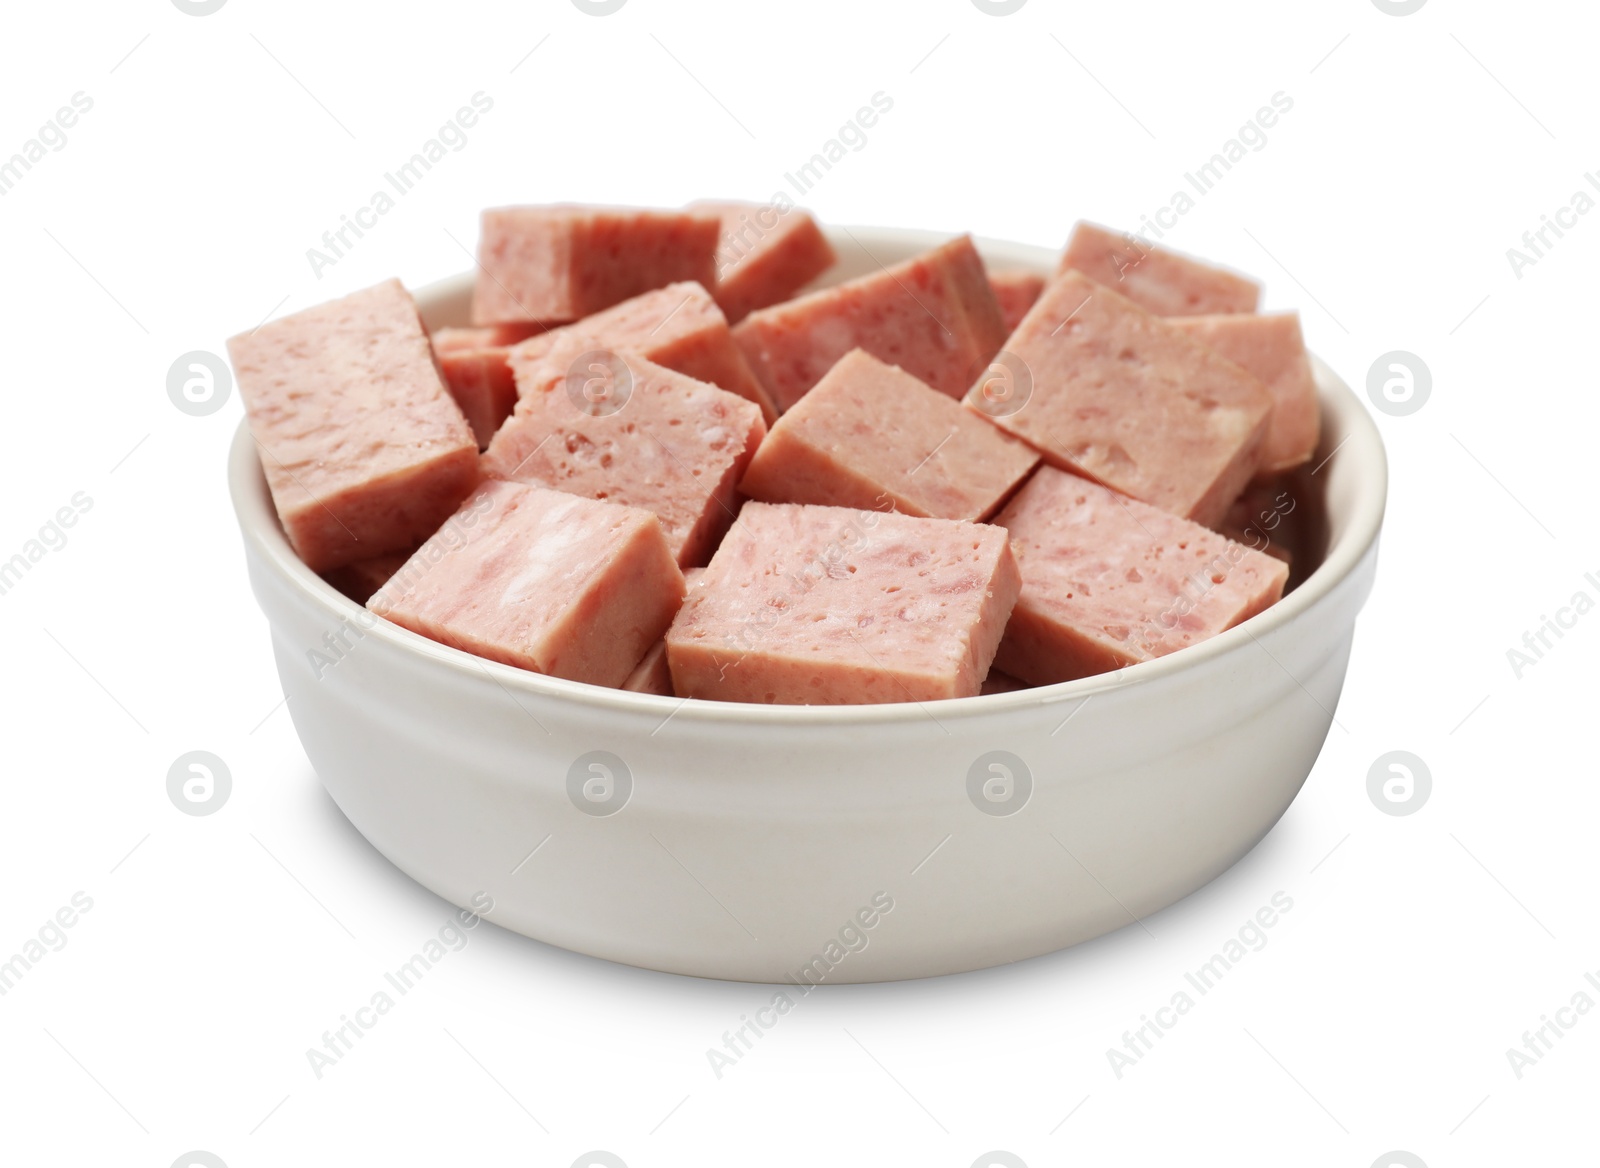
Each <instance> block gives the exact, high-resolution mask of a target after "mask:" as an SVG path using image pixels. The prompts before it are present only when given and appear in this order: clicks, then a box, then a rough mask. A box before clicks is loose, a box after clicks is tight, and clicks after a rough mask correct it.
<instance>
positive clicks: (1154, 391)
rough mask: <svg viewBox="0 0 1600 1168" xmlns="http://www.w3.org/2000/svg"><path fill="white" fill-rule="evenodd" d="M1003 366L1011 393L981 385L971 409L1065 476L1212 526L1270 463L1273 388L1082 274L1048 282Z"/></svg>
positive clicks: (1013, 339) (1014, 338) (1013, 340)
mask: <svg viewBox="0 0 1600 1168" xmlns="http://www.w3.org/2000/svg"><path fill="white" fill-rule="evenodd" d="M1000 361H1001V362H1002V363H1004V364H1005V365H1006V367H1007V371H1008V373H1009V375H1010V383H1009V384H1008V386H1007V388H1006V392H1005V393H992V392H990V383H989V381H988V380H980V381H979V382H978V384H976V385H974V386H973V388H972V392H971V393H969V394H968V395H967V406H968V408H970V409H973V410H976V411H977V412H978V413H980V414H983V415H984V416H986V417H988V418H989V419H990V421H992V422H993V423H994V424H995V425H997V426H999V427H1000V428H1001V429H1002V430H1005V431H1007V432H1008V433H1010V434H1013V435H1015V436H1016V437H1018V438H1021V439H1022V440H1023V441H1024V442H1027V443H1028V444H1029V445H1031V446H1033V447H1034V448H1035V449H1036V450H1038V451H1039V452H1040V453H1041V454H1043V455H1044V460H1045V461H1046V462H1047V463H1049V464H1050V465H1051V466H1054V467H1057V468H1058V469H1061V470H1070V471H1073V472H1075V473H1078V474H1082V475H1086V476H1088V477H1089V478H1092V479H1095V480H1096V481H1098V482H1101V483H1104V484H1105V485H1107V486H1109V487H1114V488H1115V489H1117V490H1119V491H1121V492H1122V493H1124V494H1126V495H1131V496H1133V497H1134V498H1136V499H1142V500H1144V501H1145V502H1146V503H1151V504H1154V505H1155V506H1157V507H1161V508H1162V509H1164V510H1167V511H1170V512H1172V513H1173V514H1174V515H1181V516H1183V517H1184V518H1186V519H1193V520H1194V521H1195V522H1196V523H1202V524H1207V525H1210V524H1213V523H1216V522H1217V521H1218V520H1220V519H1221V518H1222V516H1223V514H1224V513H1225V512H1226V511H1227V509H1228V505H1229V504H1230V503H1232V502H1233V500H1234V499H1235V498H1236V497H1238V495H1239V493H1240V492H1241V491H1242V490H1244V488H1245V485H1246V484H1247V483H1249V481H1250V479H1251V476H1253V475H1254V474H1255V473H1256V471H1257V470H1258V469H1259V467H1260V465H1261V449H1262V442H1263V440H1264V438H1265V436H1266V432H1267V424H1268V420H1269V418H1270V416H1271V413H1272V396H1271V394H1270V393H1268V391H1267V388H1266V386H1264V385H1262V384H1261V383H1260V382H1259V381H1257V380H1256V379H1255V378H1254V377H1252V376H1251V375H1250V374H1249V373H1247V372H1245V371H1244V370H1243V369H1241V368H1239V366H1237V365H1235V364H1234V363H1233V362H1231V361H1228V360H1226V359H1224V358H1223V357H1220V356H1218V355H1217V354H1216V353H1214V352H1212V351H1211V350H1210V349H1208V348H1206V347H1205V346H1204V345H1202V344H1200V343H1199V342H1198V341H1196V340H1194V339H1192V338H1191V337H1189V336H1188V335H1187V334H1185V333H1182V332H1180V331H1178V330H1177V329H1176V328H1174V327H1173V326H1172V325H1171V324H1169V323H1168V322H1167V321H1164V320H1162V319H1161V318H1160V317H1156V316H1152V315H1151V314H1150V313H1148V312H1146V311H1145V310H1144V309H1142V308H1140V307H1139V306H1138V305H1136V304H1134V303H1133V302H1132V301H1130V300H1128V299H1126V298H1124V297H1122V296H1120V295H1118V294H1117V293H1115V292H1113V291H1111V289H1109V288H1106V287H1103V286H1101V285H1099V284H1096V283H1095V282H1094V281H1093V280H1091V279H1089V277H1087V276H1085V275H1084V274H1083V273H1081V272H1076V271H1074V272H1068V273H1067V274H1066V275H1064V276H1061V277H1059V278H1058V279H1056V280H1054V281H1052V282H1051V284H1050V285H1049V287H1047V288H1046V289H1045V291H1044V295H1042V296H1041V297H1040V298H1039V302H1038V303H1037V304H1035V305H1034V306H1033V308H1032V309H1030V310H1029V312H1028V315H1027V317H1026V318H1025V319H1024V320H1023V322H1022V324H1021V325H1020V326H1018V328H1017V331H1016V332H1014V333H1012V334H1011V339H1010V340H1008V341H1007V342H1006V352H1005V353H1004V354H1002V355H1001V358H1000Z"/></svg>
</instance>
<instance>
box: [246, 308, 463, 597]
mask: <svg viewBox="0 0 1600 1168" xmlns="http://www.w3.org/2000/svg"><path fill="white" fill-rule="evenodd" d="M228 353H229V355H230V356H231V357H232V359H233V369H234V373H235V375H236V376H237V378H238V382H239V395H240V397H241V398H243V399H244V406H245V411H246V412H247V413H248V415H249V417H250V432H251V433H252V434H253V435H254V436H255V440H256V445H257V448H258V450H259V451H260V454H261V468H262V470H263V471H265V472H266V477H267V486H268V487H269V488H271V490H272V501H273V503H274V504H275V505H276V507H277V509H278V518H279V519H280V520H281V521H282V522H283V529H284V532H285V534H286V535H287V536H288V537H289V543H290V544H291V545H293V547H294V550H295V551H296V552H297V553H298V554H299V556H300V558H301V559H302V560H304V561H305V562H306V564H307V565H308V566H309V567H310V568H311V569H312V570H313V571H316V572H327V571H330V570H331V569H334V568H339V567H342V566H344V565H345V564H351V563H354V562H356V561H357V560H366V559H371V558H373V557H374V556H381V555H383V554H385V553H387V552H394V551H401V550H403V549H405V548H411V547H415V546H416V545H417V544H419V543H421V542H422V541H423V540H424V539H426V538H427V537H428V536H430V535H432V534H433V532H434V530H435V529H436V528H437V527H438V526H439V524H441V523H443V522H444V521H445V520H446V519H447V518H449V516H450V514H451V512H453V511H454V510H455V509H456V506H457V505H458V504H459V503H460V502H461V500H462V499H464V498H466V496H467V495H468V494H469V493H470V492H471V490H472V488H473V487H474V486H475V485H476V484H477V481H478V467H477V443H476V442H474V441H473V438H472V431H471V429H470V428H469V427H468V425H467V421H466V419H465V418H464V417H462V415H461V410H460V409H459V408H457V406H456V404H455V402H453V401H451V400H450V395H449V393H447V392H446V391H445V387H444V383H443V382H442V381H441V380H440V378H439V370H438V368H437V367H436V366H435V365H434V362H433V353H432V350H431V349H430V348H429V347H428V334H427V333H426V332H425V331H423V327H422V321H421V319H420V318H419V317H418V316H417V306H416V304H415V302H413V301H412V299H411V294H410V293H409V292H407V291H406V290H405V288H403V287H402V286H401V284H400V281H398V280H389V281H386V282H385V283H382V284H379V285H377V286H375V287H372V288H368V289H366V290H365V291H361V292H355V293H352V294H351V295H349V296H346V297H344V299H342V300H335V301H332V302H331V303H328V304H323V305H319V306H317V307H316V308H308V309H306V310H305V311H304V312H297V313H295V314H294V315H293V316H287V317H284V318H283V319H282V320H276V321H273V322H272V323H271V324H265V325H262V326H261V327H260V328H258V329H256V330H255V331H254V332H251V333H241V334H240V335H239V336H236V337H234V338H233V339H232V340H230V341H229V342H228Z"/></svg>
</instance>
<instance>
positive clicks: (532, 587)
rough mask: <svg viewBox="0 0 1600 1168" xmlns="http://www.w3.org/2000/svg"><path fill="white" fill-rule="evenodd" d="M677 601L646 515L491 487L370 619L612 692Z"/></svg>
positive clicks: (675, 575) (660, 540) (427, 547)
mask: <svg viewBox="0 0 1600 1168" xmlns="http://www.w3.org/2000/svg"><path fill="white" fill-rule="evenodd" d="M682 596H683V576H682V575H681V574H680V573H679V571H678V567H677V564H675V563H674V562H673V558H672V553H671V551H669V550H668V548H667V541H666V537H665V536H664V535H663V534H662V531H661V524H660V522H659V521H658V520H657V519H656V517H655V516H654V515H652V514H650V513H649V512H648V511H640V510H638V509H637V508H633V507H620V506H618V505H616V504H615V503H600V502H596V501H595V500H593V499H580V498H579V497H578V496H576V495H568V494H566V493H564V492H562V491H548V490H545V489H543V488H540V487H529V486H524V485H522V484H520V483H503V482H488V483H484V484H483V485H482V486H481V487H480V488H479V489H478V491H477V493H476V494H475V495H474V496H473V497H472V498H469V499H468V500H467V502H466V503H465V504H463V506H462V508H461V511H460V512H459V513H458V515H457V516H456V517H455V518H454V519H452V520H451V521H450V522H449V523H447V524H446V525H445V526H444V527H443V528H442V529H441V530H440V531H439V533H438V534H436V535H435V536H434V537H433V538H431V539H430V540H428V542H427V543H425V544H423V545H422V547H421V548H419V549H418V550H417V553H416V554H415V555H413V556H412V557H411V559H410V560H408V561H407V562H406V564H405V566H404V567H402V568H401V569H400V571H399V572H398V573H397V574H396V575H395V577H394V579H392V580H391V581H390V582H389V583H388V584H387V585H385V586H384V587H383V588H381V589H379V591H378V592H377V593H375V594H374V595H373V597H372V599H370V600H369V601H367V607H368V608H369V609H371V610H372V611H373V612H375V613H377V614H378V615H379V616H382V617H387V618H388V619H389V620H392V621H394V622H395V623H396V624H398V625H403V626H404V627H405V628H408V629H410V630H411V631H412V632H415V633H420V634H422V635H423V636H424V637H429V638H431V639H433V640H435V641H439V642H440V643H442V644H445V645H450V646H453V647H455V648H457V649H463V650H465V651H466V652H468V653H475V654H477V655H478V656H479V657H486V658H488V659H489V660H491V661H499V662H501V663H503V664H506V665H515V666H518V667H519V668H522V669H531V670H533V671H534V672H535V673H544V674H548V675H550V676H551V677H564V678H568V679H569V680H572V681H587V682H591V683H592V684H594V685H606V686H611V687H613V688H615V687H617V686H620V685H621V684H622V683H623V681H624V680H626V679H627V676H628V674H629V673H630V672H632V670H633V667H634V664H635V663H636V662H637V661H638V660H639V658H640V657H641V656H642V655H643V654H644V652H645V650H646V649H648V648H649V647H650V646H651V644H652V643H654V642H655V641H656V640H658V639H659V638H660V637H661V634H662V633H663V632H665V631H666V628H667V626H668V625H669V624H670V623H671V621H672V615H673V613H675V612H676V611H677V610H678V605H679V603H680V598H681V597H682Z"/></svg>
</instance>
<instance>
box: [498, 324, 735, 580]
mask: <svg viewBox="0 0 1600 1168" xmlns="http://www.w3.org/2000/svg"><path fill="white" fill-rule="evenodd" d="M588 358H589V359H588V360H587V361H586V362H585V363H584V364H583V366H582V367H581V368H578V369H575V370H564V369H560V368H556V367H553V365H552V364H541V363H535V364H533V365H532V366H522V365H518V366H517V376H518V379H519V388H520V390H521V397H520V398H519V400H518V402H517V408H516V411H515V412H514V413H513V414H512V415H511V417H510V418H509V419H508V420H507V421H506V424H505V425H503V426H501V427H500V430H499V432H498V433H496V434H495V436H494V441H493V442H491V443H490V444H489V449H488V450H487V451H486V452H485V453H484V455H483V459H482V466H483V472H484V475H485V476H486V477H488V478H494V479H507V480H511V481H516V482H525V483H538V484H540V485H543V486H547V487H553V488H555V489H556V490H559V491H567V492H570V493H571V494H575V495H585V496H587V497H589V498H592V499H605V500H607V501H609V502H613V503H621V504H624V505H627V506H631V507H642V508H644V509H645V510H647V511H652V512H654V513H655V514H657V515H658V516H660V517H661V525H662V528H663V530H665V532H666V534H667V542H668V543H669V544H670V545H671V547H672V551H673V554H674V555H675V556H676V557H677V558H678V562H679V563H680V564H682V565H683V566H684V567H692V566H695V565H698V564H703V563H705V561H706V558H707V557H709V556H710V554H711V552H712V550H713V549H714V548H715V547H716V545H717V540H718V539H719V538H720V537H721V535H722V533H723V532H724V531H726V530H727V527H728V524H729V523H730V522H731V521H732V518H733V513H734V510H735V507H736V505H737V500H738V496H737V487H738V484H739V479H740V476H742V475H743V474H744V469H745V467H746V465H748V463H749V461H750V456H751V455H752V454H753V453H754V452H755V449H756V447H758V446H759V445H760V444H761V440H762V438H764V437H765V436H766V425H765V423H763V422H762V420H761V411H760V410H759V409H757V408H756V406H755V403H753V402H748V401H745V400H744V398H741V397H736V396H735V395H733V394H731V393H727V392H726V391H724V390H721V389H718V388H717V387H716V386H714V385H711V384H709V383H707V382H704V381H696V380H695V379H694V378H692V377H685V376H684V375H683V374H681V373H675V372H673V371H672V370H670V369H666V368H663V367H662V366H660V365H656V364H654V363H652V362H650V361H646V360H644V359H643V358H642V357H640V356H639V355H638V354H637V353H631V352H628V351H625V350H616V349H606V350H596V351H594V352H592V353H590V354H588Z"/></svg>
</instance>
